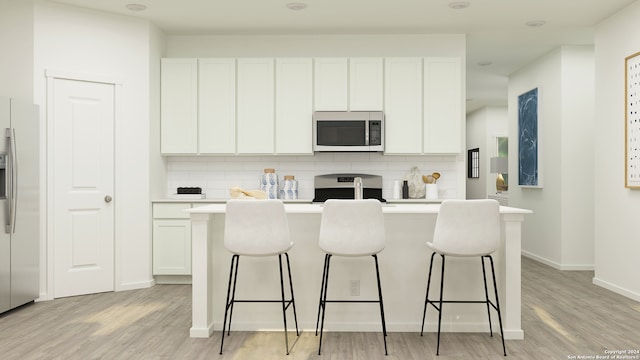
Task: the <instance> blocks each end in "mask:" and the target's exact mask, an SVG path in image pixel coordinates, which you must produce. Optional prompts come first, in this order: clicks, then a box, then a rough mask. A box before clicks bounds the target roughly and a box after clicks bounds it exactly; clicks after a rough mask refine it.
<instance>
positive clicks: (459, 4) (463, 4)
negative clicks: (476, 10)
mask: <svg viewBox="0 0 640 360" xmlns="http://www.w3.org/2000/svg"><path fill="white" fill-rule="evenodd" d="M470 5H471V3H470V2H468V1H454V2H452V3H449V7H450V8H452V9H456V10H461V9H466V8H468V7H469V6H470Z"/></svg>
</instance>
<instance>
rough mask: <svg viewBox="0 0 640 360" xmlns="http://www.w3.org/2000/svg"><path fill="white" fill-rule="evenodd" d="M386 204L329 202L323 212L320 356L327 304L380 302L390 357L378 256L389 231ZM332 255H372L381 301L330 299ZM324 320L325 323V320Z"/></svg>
mask: <svg viewBox="0 0 640 360" xmlns="http://www.w3.org/2000/svg"><path fill="white" fill-rule="evenodd" d="M384 231H385V230H384V218H383V215H382V205H381V204H380V202H379V201H378V200H375V199H366V200H327V201H326V202H325V203H324V208H323V210H322V220H321V222H320V239H319V245H320V248H321V249H322V250H323V251H324V252H325V257H324V269H323V272H322V285H321V286H320V300H319V303H318V319H317V321H316V336H317V335H318V323H320V341H319V344H318V355H320V351H321V349H322V333H323V330H324V315H325V310H326V304H327V303H378V304H380V317H381V319H382V334H383V336H382V337H383V339H384V354H385V355H387V339H386V336H387V326H386V323H385V318H384V304H383V301H382V288H381V286H380V270H379V266H378V256H377V254H378V253H379V252H380V251H382V250H383V249H384V246H385V232H384ZM332 256H345V257H360V256H372V257H373V259H374V261H375V265H376V279H377V281H378V300H327V288H328V285H329V265H330V262H331V257H332ZM321 318H322V320H321Z"/></svg>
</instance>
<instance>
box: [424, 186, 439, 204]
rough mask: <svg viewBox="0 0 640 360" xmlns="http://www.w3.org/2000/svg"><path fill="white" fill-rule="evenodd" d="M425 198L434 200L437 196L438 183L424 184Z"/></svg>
mask: <svg viewBox="0 0 640 360" xmlns="http://www.w3.org/2000/svg"><path fill="white" fill-rule="evenodd" d="M425 187H426V189H425V190H426V191H425V192H426V196H425V198H426V199H429V200H435V199H437V198H438V184H425Z"/></svg>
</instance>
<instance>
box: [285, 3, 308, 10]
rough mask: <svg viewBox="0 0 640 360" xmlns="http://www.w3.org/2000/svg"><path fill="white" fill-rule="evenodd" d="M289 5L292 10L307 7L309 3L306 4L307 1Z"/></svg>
mask: <svg viewBox="0 0 640 360" xmlns="http://www.w3.org/2000/svg"><path fill="white" fill-rule="evenodd" d="M287 7H288V8H289V9H290V10H302V9H305V8H306V7H307V4H305V3H288V4H287Z"/></svg>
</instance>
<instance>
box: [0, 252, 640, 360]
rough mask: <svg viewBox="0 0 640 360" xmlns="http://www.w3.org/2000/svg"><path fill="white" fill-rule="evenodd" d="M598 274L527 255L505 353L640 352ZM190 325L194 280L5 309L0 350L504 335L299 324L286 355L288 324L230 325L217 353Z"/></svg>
mask: <svg viewBox="0 0 640 360" xmlns="http://www.w3.org/2000/svg"><path fill="white" fill-rule="evenodd" d="M425 276H426V275H425ZM592 277H593V272H590V271H571V272H569V271H565V272H562V271H558V270H555V269H553V268H550V267H548V266H545V265H543V264H540V263H538V262H535V261H532V260H530V259H527V258H523V259H522V299H523V306H522V327H523V329H524V331H525V339H524V340H508V341H507V352H508V357H507V359H509V358H511V359H536V360H537V359H570V358H571V356H576V358H579V356H586V357H584V358H595V357H596V355H602V356H606V355H607V350H626V351H627V353H626V355H627V356H629V357H626V359H639V360H640V355H639V354H633V353H632V351H634V350H640V303H638V302H635V301H633V300H630V299H628V298H625V297H622V296H619V295H617V294H614V293H612V292H609V291H607V290H605V289H602V288H600V287H598V286H595V285H593V284H592V282H591V280H592ZM383 287H384V284H383ZM420 315H421V314H416V316H420ZM190 326H191V287H190V286H188V285H157V286H154V287H153V288H150V289H143V290H134V291H125V292H118V293H105V294H96V295H88V296H78V297H72V298H64V299H57V300H53V301H45V302H38V303H35V304H32V305H28V306H25V307H23V308H20V309H17V310H16V311H12V312H9V313H7V314H4V315H1V316H0V359H260V360H262V359H367V360H373V359H402V360H407V359H436V358H438V359H442V360H446V359H504V356H502V355H501V343H500V337H499V336H498V335H496V336H494V337H493V338H491V337H489V335H488V334H482V333H474V334H460V333H443V334H442V343H441V348H440V351H441V353H440V356H439V357H436V356H435V344H436V334H435V333H426V334H425V336H423V337H420V334H419V333H418V332H416V333H389V335H388V337H387V340H388V346H389V356H387V357H385V356H384V351H383V346H382V338H381V334H379V333H326V334H325V338H324V341H323V353H322V356H321V357H318V355H317V345H318V338H317V337H315V336H314V334H313V333H312V332H305V333H303V334H302V335H301V336H300V337H299V338H297V339H296V338H295V333H292V335H291V336H290V341H292V342H295V343H294V345H293V349H292V352H291V354H290V355H289V356H286V355H285V354H284V340H283V335H282V333H281V332H232V334H231V336H229V337H227V338H226V339H225V352H224V355H219V354H218V352H219V347H220V333H219V332H216V333H214V335H213V336H212V337H211V338H208V339H196V338H190V337H189V335H188V334H189V328H190ZM416 330H417V331H418V330H419V329H416ZM611 358H612V359H614V357H613V356H612V357H611Z"/></svg>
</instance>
